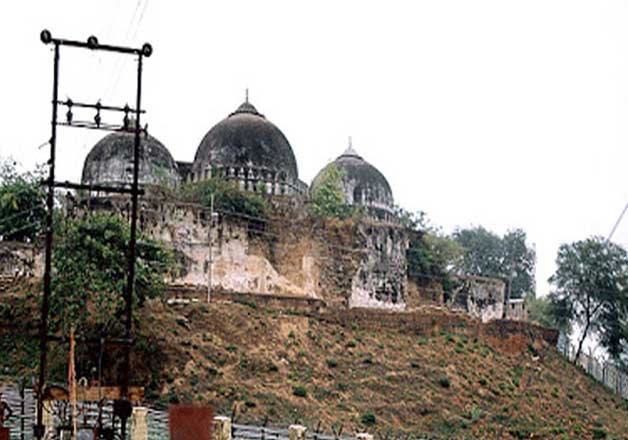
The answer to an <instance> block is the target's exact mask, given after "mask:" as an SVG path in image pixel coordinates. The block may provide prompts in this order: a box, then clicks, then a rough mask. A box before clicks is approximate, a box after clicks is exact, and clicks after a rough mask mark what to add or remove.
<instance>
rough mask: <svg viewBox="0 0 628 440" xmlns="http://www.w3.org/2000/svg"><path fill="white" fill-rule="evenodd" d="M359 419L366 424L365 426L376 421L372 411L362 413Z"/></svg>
mask: <svg viewBox="0 0 628 440" xmlns="http://www.w3.org/2000/svg"><path fill="white" fill-rule="evenodd" d="M360 421H361V422H362V424H363V425H366V426H372V425H374V424H375V423H377V420H376V418H375V414H373V413H372V412H367V413H364V414H362V415H361V416H360Z"/></svg>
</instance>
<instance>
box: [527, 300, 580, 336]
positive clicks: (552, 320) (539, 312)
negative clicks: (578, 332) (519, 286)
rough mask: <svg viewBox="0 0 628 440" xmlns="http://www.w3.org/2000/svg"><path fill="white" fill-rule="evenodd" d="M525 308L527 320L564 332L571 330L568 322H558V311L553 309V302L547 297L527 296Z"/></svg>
mask: <svg viewBox="0 0 628 440" xmlns="http://www.w3.org/2000/svg"><path fill="white" fill-rule="evenodd" d="M526 310H527V312H528V320H529V321H531V322H536V323H537V324H539V325H542V326H543V327H550V328H556V329H559V330H563V331H564V332H565V333H570V332H571V327H570V326H569V322H565V321H563V322H559V321H558V320H557V315H558V312H557V311H556V310H555V304H554V303H553V302H552V301H551V300H550V298H549V297H542V298H536V297H532V296H530V297H527V298H526Z"/></svg>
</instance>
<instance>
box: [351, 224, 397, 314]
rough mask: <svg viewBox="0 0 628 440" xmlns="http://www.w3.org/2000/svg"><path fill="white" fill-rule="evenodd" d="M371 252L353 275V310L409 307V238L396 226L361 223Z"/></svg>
mask: <svg viewBox="0 0 628 440" xmlns="http://www.w3.org/2000/svg"><path fill="white" fill-rule="evenodd" d="M356 229H357V230H356V233H357V234H358V235H360V236H361V237H362V240H361V241H362V242H364V244H365V246H366V249H367V252H366V253H365V255H364V258H363V259H362V260H361V262H360V265H359V268H358V270H357V272H356V273H355V275H354V276H353V280H352V285H351V298H350V300H349V306H350V307H378V308H396V309H402V308H405V306H406V302H405V297H406V290H407V284H408V283H407V275H406V273H407V260H406V250H407V248H408V237H407V233H406V232H405V230H404V229H403V228H401V227H396V226H393V225H384V224H376V223H361V224H359V225H357V228H356Z"/></svg>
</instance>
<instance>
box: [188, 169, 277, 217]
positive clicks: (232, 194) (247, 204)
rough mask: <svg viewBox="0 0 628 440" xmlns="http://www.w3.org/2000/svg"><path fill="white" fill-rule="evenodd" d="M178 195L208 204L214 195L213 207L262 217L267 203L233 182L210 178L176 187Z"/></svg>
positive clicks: (189, 200)
mask: <svg viewBox="0 0 628 440" xmlns="http://www.w3.org/2000/svg"><path fill="white" fill-rule="evenodd" d="M177 192H178V197H179V198H181V199H182V200H183V201H187V202H191V203H201V204H203V205H205V206H209V205H210V200H211V197H212V195H213V196H214V209H215V210H217V211H223V212H226V213H227V214H229V213H234V214H243V215H246V216H249V217H254V218H264V217H265V216H266V214H267V209H268V208H267V203H266V201H265V200H264V198H263V197H261V196H259V195H258V194H254V193H251V192H248V191H242V190H241V189H239V188H238V187H237V185H236V184H235V183H234V182H229V181H227V180H224V179H220V178H212V179H209V180H203V181H200V182H192V183H184V184H182V185H180V186H179V187H178V188H177Z"/></svg>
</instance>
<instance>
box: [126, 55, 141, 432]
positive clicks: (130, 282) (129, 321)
mask: <svg viewBox="0 0 628 440" xmlns="http://www.w3.org/2000/svg"><path fill="white" fill-rule="evenodd" d="M141 100H142V54H141V53H140V54H139V57H138V60H137V95H136V105H135V144H134V146H133V186H132V191H131V237H130V243H129V259H128V275H127V289H126V332H125V338H126V340H127V344H126V349H125V354H124V367H123V368H124V371H123V372H122V393H121V394H122V397H123V399H126V400H127V401H128V400H129V397H130V396H129V376H130V374H131V371H130V369H131V345H132V329H133V292H134V291H135V255H136V246H135V244H136V241H137V205H138V193H139V188H138V186H139V185H138V181H139V168H140V132H141V128H140V127H141V124H140V115H141V111H140V108H141ZM121 431H122V438H125V435H126V419H122V429H121Z"/></svg>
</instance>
